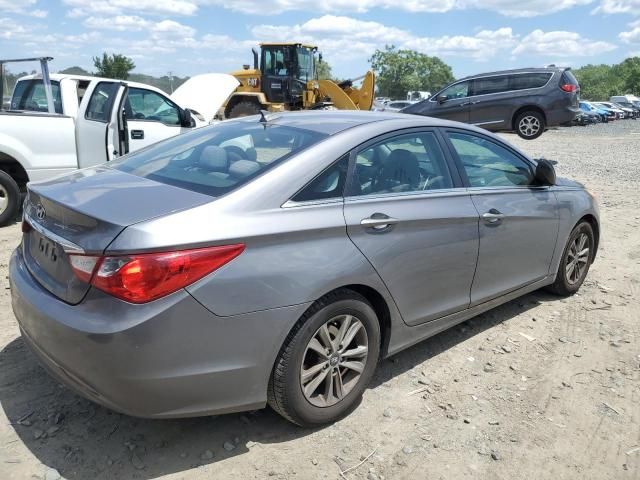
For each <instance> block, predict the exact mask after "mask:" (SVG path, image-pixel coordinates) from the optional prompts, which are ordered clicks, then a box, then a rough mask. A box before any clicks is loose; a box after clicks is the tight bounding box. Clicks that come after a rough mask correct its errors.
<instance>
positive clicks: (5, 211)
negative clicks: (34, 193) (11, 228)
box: [0, 170, 22, 227]
mask: <svg viewBox="0 0 640 480" xmlns="http://www.w3.org/2000/svg"><path fill="white" fill-rule="evenodd" d="M21 198H22V196H21V194H20V187H18V184H17V183H16V181H15V180H14V179H13V178H11V176H10V175H9V174H7V173H6V172H3V171H2V170H0V227H4V226H5V225H8V224H9V223H11V222H12V221H13V220H15V218H16V216H17V215H18V210H19V209H20V200H21Z"/></svg>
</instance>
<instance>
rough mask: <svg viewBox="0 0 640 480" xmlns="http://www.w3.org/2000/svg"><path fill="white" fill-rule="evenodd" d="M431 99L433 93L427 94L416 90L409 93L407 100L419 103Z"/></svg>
mask: <svg viewBox="0 0 640 480" xmlns="http://www.w3.org/2000/svg"><path fill="white" fill-rule="evenodd" d="M429 97H431V92H425V91H422V90H414V91H411V92H407V100H409V101H411V102H419V101H420V100H427V99H429Z"/></svg>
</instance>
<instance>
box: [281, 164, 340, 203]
mask: <svg viewBox="0 0 640 480" xmlns="http://www.w3.org/2000/svg"><path fill="white" fill-rule="evenodd" d="M348 169H349V155H345V156H344V157H342V158H341V159H340V160H338V161H337V162H335V163H334V164H333V165H331V166H330V167H329V168H327V169H326V170H325V171H324V172H322V173H321V174H320V175H318V176H317V177H316V178H315V179H313V180H312V181H311V183H309V184H307V186H306V187H304V188H303V189H302V190H301V191H300V192H298V193H297V194H296V195H295V196H294V197H293V198H292V200H293V201H294V202H308V201H310V200H324V199H328V198H339V197H342V195H343V192H344V184H345V182H346V180H347V170H348Z"/></svg>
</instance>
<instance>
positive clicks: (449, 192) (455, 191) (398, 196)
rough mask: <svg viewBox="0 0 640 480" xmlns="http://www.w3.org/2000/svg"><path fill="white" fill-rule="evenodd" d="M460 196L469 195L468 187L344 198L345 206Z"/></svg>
mask: <svg viewBox="0 0 640 480" xmlns="http://www.w3.org/2000/svg"><path fill="white" fill-rule="evenodd" d="M459 195H468V192H467V188H466V187H454V188H439V189H434V190H417V191H412V192H389V193H372V194H368V195H350V196H348V197H344V202H345V204H347V203H360V202H366V201H369V200H402V199H420V198H424V199H426V198H433V197H434V196H442V197H454V196H459Z"/></svg>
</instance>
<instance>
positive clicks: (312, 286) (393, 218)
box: [9, 111, 600, 426]
mask: <svg viewBox="0 0 640 480" xmlns="http://www.w3.org/2000/svg"><path fill="white" fill-rule="evenodd" d="M24 212H25V213H24V223H23V232H24V234H23V239H22V243H21V245H20V247H19V248H18V249H17V250H16V251H15V252H14V253H13V255H12V257H11V261H10V267H9V270H10V273H9V280H10V285H11V295H12V305H13V310H14V313H15V316H16V318H17V320H18V323H19V326H20V330H21V332H22V337H23V339H24V342H25V343H26V344H27V345H28V346H30V347H31V349H32V350H33V351H34V352H35V353H36V355H37V356H38V357H39V358H40V360H41V362H42V363H44V364H45V365H46V366H47V367H48V370H49V371H50V372H52V373H53V375H55V376H56V377H58V378H59V379H60V380H61V381H62V382H63V383H65V384H66V385H68V386H69V387H71V388H72V389H75V390H76V391H78V392H79V393H81V394H82V395H84V396H86V397H87V398H89V399H91V400H93V401H95V402H96V403H99V404H102V405H105V406H107V407H108V408H111V409H113V410H117V411H120V412H124V413H126V414H129V415H136V416H143V417H154V418H166V417H181V416H196V415H209V414H215V413H225V412H235V411H242V410H252V409H257V408H261V407H264V406H265V405H266V404H267V403H268V404H269V405H271V406H272V407H273V408H274V409H275V410H276V411H277V412H278V413H280V414H281V415H283V416H284V417H285V418H287V419H288V420H290V421H292V422H294V423H296V424H298V425H303V426H314V425H319V424H324V423H327V422H333V421H334V420H336V419H338V418H340V417H341V416H343V415H345V414H347V413H348V412H349V411H350V410H351V409H352V408H353V407H355V405H357V403H358V401H359V398H360V396H361V395H362V393H363V391H364V390H365V388H366V387H367V385H368V384H369V381H370V379H371V377H372V375H373V373H374V370H375V369H376V365H377V364H378V360H379V359H381V358H385V357H388V356H390V355H393V354H395V353H397V352H399V351H401V350H403V349H405V348H407V347H409V346H410V345H413V344H415V343H417V342H419V341H421V340H423V339H425V338H428V337H430V336H432V335H435V334H437V333H438V332H441V331H442V330H444V329H446V328H449V327H451V326H453V325H456V324H458V323H460V322H463V321H465V320H467V319H468V318H471V317H473V316H475V315H478V314H479V313H481V312H484V311H486V310H489V309H491V308H493V307H495V306H497V305H500V304H502V303H505V302H507V301H509V300H512V299H515V298H517V297H519V296H521V295H523V294H526V293H528V292H531V291H534V290H537V289H539V288H542V287H546V288H548V289H549V290H550V291H552V292H554V293H556V294H559V295H571V294H573V293H575V292H576V291H577V290H578V289H579V288H580V286H581V285H582V282H583V281H584V279H585V276H586V275H587V272H588V270H589V266H590V265H591V263H592V262H593V260H594V258H595V256H596V251H597V249H598V242H599V240H598V239H599V232H600V224H599V220H598V218H599V217H598V206H597V203H596V201H595V200H594V198H593V196H592V195H591V194H590V193H589V192H588V191H587V190H585V188H584V187H583V186H582V185H580V184H578V183H576V182H572V181H570V180H564V179H556V177H555V172H554V169H553V165H552V164H551V163H550V162H548V161H546V160H532V159H530V158H528V157H527V156H526V155H525V154H523V153H522V152H520V151H519V150H517V149H515V148H514V147H512V146H511V145H509V144H508V143H506V142H505V141H503V140H502V139H500V138H499V137H497V136H495V135H493V134H491V133H489V132H486V131H484V130H481V129H479V128H476V127H472V126H466V125H462V124H460V123H456V122H449V121H446V120H440V119H433V118H424V117H422V118H421V117H410V116H408V115H400V114H391V113H371V112H338V111H336V112H333V111H329V112H327V111H324V112H319V111H315V112H313V111H310V112H302V113H300V112H292V113H283V114H278V115H275V116H266V117H262V118H260V117H256V116H254V117H246V118H244V119H238V120H231V121H228V122H221V123H218V124H217V125H213V126H209V127H204V128H201V129H197V130H195V131H193V132H191V133H187V134H184V135H180V136H177V137H174V138H172V139H169V140H166V141H164V142H160V143H158V144H156V145H154V146H151V147H149V148H147V149H145V150H143V151H140V152H136V153H133V154H130V155H127V156H126V157H123V158H120V159H117V160H115V161H113V162H110V163H108V164H104V165H101V166H97V167H93V168H89V169H84V170H79V171H77V172H75V173H73V174H70V175H67V176H64V177H61V178H56V179H53V180H49V181H47V182H42V183H33V184H30V185H29V193H28V198H27V201H26V204H25V210H24Z"/></svg>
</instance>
